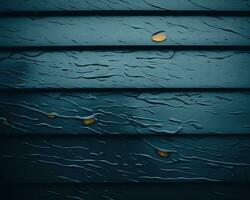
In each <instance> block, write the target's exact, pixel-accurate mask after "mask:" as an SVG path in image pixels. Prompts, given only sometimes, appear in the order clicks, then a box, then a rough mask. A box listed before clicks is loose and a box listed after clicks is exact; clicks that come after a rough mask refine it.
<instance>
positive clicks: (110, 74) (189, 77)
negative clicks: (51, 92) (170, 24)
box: [0, 50, 250, 89]
mask: <svg viewBox="0 0 250 200" xmlns="http://www.w3.org/2000/svg"><path fill="white" fill-rule="evenodd" d="M249 53H250V52H249V51H164V50H162V51H128V50H127V51H57V52H56V51H54V52H46V51H45V52H38V51H27V52H15V53H14V52H0V88H1V89H6V88H249V87H250V78H249V74H250V68H249V66H250V56H249Z"/></svg>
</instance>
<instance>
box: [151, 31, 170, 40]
mask: <svg viewBox="0 0 250 200" xmlns="http://www.w3.org/2000/svg"><path fill="white" fill-rule="evenodd" d="M151 38H152V41H154V42H164V41H165V40H166V39H167V34H166V32H164V31H158V32H156V33H154V34H153V35H152V37H151Z"/></svg>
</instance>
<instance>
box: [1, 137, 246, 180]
mask: <svg viewBox="0 0 250 200" xmlns="http://www.w3.org/2000/svg"><path fill="white" fill-rule="evenodd" d="M249 148H250V140H249V139H248V136H227V139H226V140H225V137H224V136H199V137H198V136H183V135H181V136H171V137H170V136H169V137H163V136H148V137H128V136H120V137H114V136H113V137H101V136H99V137H97V136H95V137H93V136H92V137H76V136H71V137H54V138H53V137H41V138H39V137H29V138H28V137H26V138H22V137H19V138H16V139H15V138H10V139H8V138H5V140H4V141H1V142H0V162H1V165H0V169H1V172H2V175H1V177H0V181H1V182H45V183H48V182H55V183H59V182H73V183H77V182H157V183H159V182H197V181H198V182H199V181H201V182H207V181H240V182H242V181H249V180H250V157H249ZM156 151H165V152H171V154H170V155H169V156H168V157H162V156H159V154H158V153H157V152H156Z"/></svg>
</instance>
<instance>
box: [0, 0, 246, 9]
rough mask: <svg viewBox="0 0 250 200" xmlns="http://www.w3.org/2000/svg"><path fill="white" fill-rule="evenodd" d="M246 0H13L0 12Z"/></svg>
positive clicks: (239, 5)
mask: <svg viewBox="0 0 250 200" xmlns="http://www.w3.org/2000/svg"><path fill="white" fill-rule="evenodd" d="M249 4H250V2H249V0H195V1H190V0H175V1H171V0H146V1H145V0H136V1H133V0H122V1H110V0H102V1H99V0H90V1H89V0H57V1H43V0H32V1H31V0H12V1H6V2H4V3H2V4H0V11H47V10H52V11H55V10H56V11H65V10H69V11H71V10H73V11H76V10H77V11H79V10H80V11H81V10H83V11H89V10H111V11H114V10H202V11H203V10H204V11H206V10H232V11H238V10H240V11H241V10H250V6H249Z"/></svg>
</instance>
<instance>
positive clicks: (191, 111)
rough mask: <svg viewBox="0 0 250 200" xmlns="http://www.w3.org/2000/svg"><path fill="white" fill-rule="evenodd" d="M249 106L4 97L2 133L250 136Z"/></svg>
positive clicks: (236, 98) (119, 97) (217, 97)
mask: <svg viewBox="0 0 250 200" xmlns="http://www.w3.org/2000/svg"><path fill="white" fill-rule="evenodd" d="M249 103H250V93H249V92H212V91H208V92H191V91H190V92H188V91H186V92H138V91H137V92H129V91H127V92H117V91H113V92H108V91H106V92H105V91H102V92H96V93H94V92H87V91H86V92H76V91H75V92H73V91H68V92H66V91H65V92H63V93H61V92H41V91H40V92H37V93H34V91H31V92H30V91H29V92H27V93H24V94H22V93H1V95H0V117H1V118H0V120H1V121H0V128H1V133H0V134H21V133H30V134H111V133H112V134H119V133H122V134H139V133H142V134H174V133H187V134H189V133H191V134H192V133H197V134H199V133H200V134H202V133H206V134H210V133H212V134H214V133H218V134H232V133H244V134H249V133H250V106H249Z"/></svg>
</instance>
